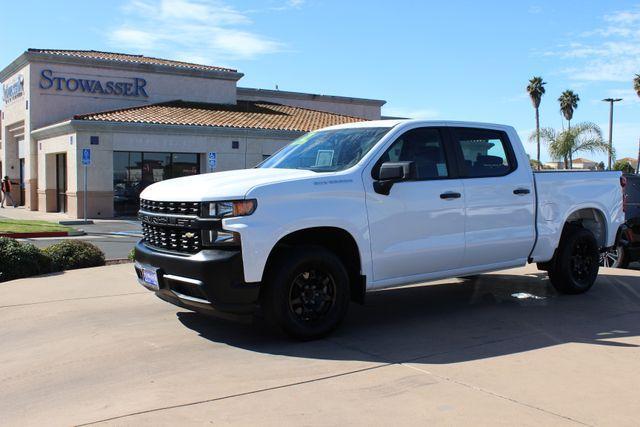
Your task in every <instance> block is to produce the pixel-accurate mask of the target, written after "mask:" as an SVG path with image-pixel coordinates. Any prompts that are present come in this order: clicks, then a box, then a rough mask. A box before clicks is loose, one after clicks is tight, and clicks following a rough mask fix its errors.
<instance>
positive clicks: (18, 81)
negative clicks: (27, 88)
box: [2, 74, 24, 104]
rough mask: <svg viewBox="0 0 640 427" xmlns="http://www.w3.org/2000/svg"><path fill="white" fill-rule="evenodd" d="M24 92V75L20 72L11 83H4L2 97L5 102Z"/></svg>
mask: <svg viewBox="0 0 640 427" xmlns="http://www.w3.org/2000/svg"><path fill="white" fill-rule="evenodd" d="M23 94H24V77H22V74H18V75H17V76H16V77H15V78H14V79H13V80H12V81H11V82H10V83H7V84H5V85H2V99H3V101H4V103H5V104H8V103H9V102H11V101H13V100H14V99H17V98H19V97H21V96H22V95H23Z"/></svg>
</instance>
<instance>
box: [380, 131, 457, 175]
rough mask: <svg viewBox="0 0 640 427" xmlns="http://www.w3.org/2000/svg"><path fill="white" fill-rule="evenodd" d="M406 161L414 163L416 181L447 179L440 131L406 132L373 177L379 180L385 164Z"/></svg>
mask: <svg viewBox="0 0 640 427" xmlns="http://www.w3.org/2000/svg"><path fill="white" fill-rule="evenodd" d="M406 161H412V162H414V165H415V171H416V176H415V179H416V180H427V179H438V178H447V177H448V176H449V170H448V168H447V161H446V156H445V151H444V146H443V141H442V135H441V133H440V130H439V129H437V128H417V129H412V130H410V131H407V132H405V133H404V134H403V135H402V136H400V137H399V138H398V139H396V140H395V141H394V143H393V144H392V145H391V147H389V149H388V150H387V151H386V152H385V153H384V154H383V155H382V157H381V158H380V160H378V162H377V163H376V167H375V168H374V169H373V176H374V178H376V179H377V177H378V173H379V170H380V166H382V164H383V163H386V162H406Z"/></svg>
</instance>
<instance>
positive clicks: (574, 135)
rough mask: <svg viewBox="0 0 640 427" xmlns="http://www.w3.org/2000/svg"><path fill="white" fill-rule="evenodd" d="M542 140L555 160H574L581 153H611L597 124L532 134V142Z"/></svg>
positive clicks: (546, 130) (582, 124)
mask: <svg viewBox="0 0 640 427" xmlns="http://www.w3.org/2000/svg"><path fill="white" fill-rule="evenodd" d="M538 136H539V137H540V138H542V139H543V140H544V141H545V142H546V143H547V144H548V145H549V155H550V156H551V157H552V158H553V159H554V160H560V159H563V158H567V157H569V158H572V157H573V155H574V154H576V153H578V152H581V151H588V152H590V153H595V152H603V153H609V149H610V148H609V144H607V143H606V142H605V140H604V139H603V138H602V130H601V129H600V127H598V125H596V124H595V123H589V122H587V123H578V124H577V125H575V126H574V127H572V128H571V129H566V130H563V131H560V132H557V131H556V130H555V129H552V128H544V129H540V132H539V133H538V135H536V133H532V134H531V136H530V137H529V140H530V141H533V140H535V139H536V137H538Z"/></svg>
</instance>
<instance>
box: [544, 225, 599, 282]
mask: <svg viewBox="0 0 640 427" xmlns="http://www.w3.org/2000/svg"><path fill="white" fill-rule="evenodd" d="M598 269H599V251H598V242H597V241H596V238H595V237H594V236H593V233H591V232H590V231H589V230H587V229H584V228H582V227H578V226H575V225H571V224H570V225H567V227H566V229H565V230H564V231H563V233H562V238H561V239H560V245H559V246H558V249H557V251H556V255H555V257H554V259H553V260H552V262H551V265H550V268H549V280H550V281H551V284H552V285H553V286H554V288H556V290H557V291H558V292H560V293H563V294H581V293H584V292H587V291H588V290H589V289H591V287H592V286H593V284H594V283H595V281H596V277H598Z"/></svg>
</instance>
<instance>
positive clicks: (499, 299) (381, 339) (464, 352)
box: [177, 270, 640, 364]
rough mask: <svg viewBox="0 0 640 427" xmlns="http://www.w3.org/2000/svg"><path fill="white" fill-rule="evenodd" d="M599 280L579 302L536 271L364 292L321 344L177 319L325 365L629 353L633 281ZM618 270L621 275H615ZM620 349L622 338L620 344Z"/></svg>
mask: <svg viewBox="0 0 640 427" xmlns="http://www.w3.org/2000/svg"><path fill="white" fill-rule="evenodd" d="M611 271H612V270H609V271H608V272H607V271H606V270H605V271H603V272H601V275H600V276H599V278H598V282H597V283H596V285H595V286H594V288H593V289H592V290H591V291H590V292H589V293H587V294H584V295H577V296H568V295H559V294H557V293H556V292H555V290H554V289H553V288H552V287H551V285H550V284H549V282H548V280H547V276H546V274H545V273H540V272H535V273H532V274H519V275H514V274H500V273H496V274H485V275H482V276H478V277H477V278H476V279H469V280H460V279H452V280H449V281H444V282H437V283H434V284H429V285H426V286H413V287H406V288H402V289H394V290H387V291H380V292H373V293H370V294H368V295H367V303H366V305H364V306H360V305H357V304H352V305H351V307H350V312H349V315H348V316H347V319H346V320H345V322H344V323H343V324H342V326H341V327H340V328H339V330H337V331H336V332H335V333H334V334H333V335H331V336H330V337H328V338H326V339H323V340H318V341H313V342H305V343H299V342H295V341H291V340H288V339H287V338H285V337H282V336H281V335H277V334H276V333H274V332H272V331H270V330H269V329H268V328H266V327H265V326H264V325H263V324H262V323H261V322H260V321H256V322H254V323H253V324H252V325H241V324H236V323H231V322H225V321H221V320H216V319H211V318H208V317H205V316H201V315H198V314H195V313H191V312H179V313H178V314H177V315H178V319H179V320H180V322H182V323H183V324H184V325H185V326H186V327H188V328H190V329H192V330H194V331H197V332H198V333H199V334H200V336H201V337H203V338H205V339H207V340H211V341H214V342H222V343H226V344H228V345H231V346H234V347H238V348H243V349H246V350H249V351H255V352H260V353H266V354H274V355H283V356H291V357H304V358H312V359H328V360H361V361H371V362H386V363H402V362H410V361H424V362H425V363H443V364H444V363H457V362H464V361H469V360H477V359H483V358H489V357H496V356H502V355H507V354H514V353H520V352H525V351H529V350H534V349H539V348H544V347H549V346H555V345H560V344H564V343H584V344H590V345H605V346H618V347H638V346H636V345H634V344H630V343H628V342H625V338H626V337H635V336H637V335H639V333H640V277H639V276H630V275H620V274H612V273H611ZM616 271H617V272H621V271H622V270H616ZM627 341H628V340H627Z"/></svg>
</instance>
